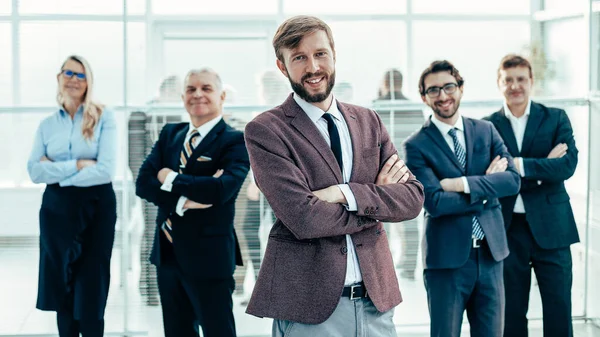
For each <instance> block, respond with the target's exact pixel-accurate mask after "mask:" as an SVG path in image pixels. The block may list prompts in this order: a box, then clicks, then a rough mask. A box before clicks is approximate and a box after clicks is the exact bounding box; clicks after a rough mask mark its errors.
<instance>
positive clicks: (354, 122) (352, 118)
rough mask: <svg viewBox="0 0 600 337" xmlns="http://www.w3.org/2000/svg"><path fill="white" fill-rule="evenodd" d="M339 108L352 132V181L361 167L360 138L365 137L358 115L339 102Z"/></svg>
mask: <svg viewBox="0 0 600 337" xmlns="http://www.w3.org/2000/svg"><path fill="white" fill-rule="evenodd" d="M338 110H340V113H341V114H342V116H343V117H344V120H346V124H347V125H348V131H349V132H350V140H351V141H352V172H351V173H350V181H352V178H353V177H354V172H356V170H357V169H358V168H359V163H360V158H362V146H360V144H361V141H360V140H361V139H363V138H362V133H361V130H360V125H359V124H358V119H357V118H356V115H355V114H354V113H353V112H351V111H348V110H347V109H346V107H344V106H343V105H342V104H341V103H339V104H338ZM385 159H386V158H382V159H381V160H385Z"/></svg>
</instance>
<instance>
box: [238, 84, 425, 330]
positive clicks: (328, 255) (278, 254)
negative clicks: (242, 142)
mask: <svg viewBox="0 0 600 337" xmlns="http://www.w3.org/2000/svg"><path fill="white" fill-rule="evenodd" d="M338 108H339V110H340V112H341V113H342V115H343V116H344V119H345V120H346V123H347V124H348V129H349V131H350V136H351V139H352V151H353V158H354V159H353V163H352V174H351V177H350V182H349V183H348V185H349V186H350V189H351V190H352V192H353V194H354V196H355V198H356V202H357V205H358V211H357V212H350V211H348V210H347V209H346V208H345V207H344V206H343V205H341V204H334V203H328V202H325V201H322V200H319V199H318V198H317V197H315V195H314V194H313V193H312V191H316V190H320V189H323V188H326V187H329V186H332V185H336V184H341V183H343V180H342V172H341V170H340V167H339V166H338V164H337V162H336V159H335V157H334V155H333V152H332V151H331V148H330V147H329V145H328V144H327V142H326V140H325V139H324V138H323V136H322V135H321V133H320V132H319V130H318V129H317V127H316V126H315V124H314V123H313V122H312V121H311V120H310V118H309V117H308V115H307V114H306V113H305V112H304V111H303V110H302V109H301V108H300V107H299V106H298V104H297V103H296V102H295V101H294V99H293V97H292V96H291V95H290V96H289V97H288V99H287V100H286V101H285V102H284V103H283V104H282V105H280V106H278V107H275V108H274V109H272V110H269V111H267V112H264V113H262V114H260V115H259V116H258V117H256V118H255V119H254V120H253V121H251V122H250V123H248V125H247V126H246V132H245V137H246V143H247V147H248V152H249V154H250V163H251V165H252V170H253V172H254V176H255V177H256V183H257V185H258V187H259V188H260V190H261V191H262V192H263V193H264V195H265V196H266V198H267V200H268V202H269V204H270V205H271V207H272V208H273V211H274V213H275V216H276V217H277V220H276V222H275V224H274V225H273V228H272V230H271V233H270V234H269V241H268V244H267V249H266V252H265V257H264V260H263V264H262V266H261V268H260V273H259V275H258V280H257V282H256V285H255V287H254V292H253V293H252V298H251V299H250V303H249V304H248V310H247V312H248V313H249V314H252V315H255V316H260V317H272V318H276V319H282V320H291V321H294V322H301V323H308V324H317V323H322V322H324V321H325V320H326V319H327V318H329V316H331V314H332V313H333V311H334V309H335V308H336V306H337V304H338V302H339V301H340V296H341V294H342V290H343V287H344V279H345V275H346V259H347V255H346V254H347V247H346V240H345V235H346V234H351V235H352V240H353V243H354V245H355V247H356V253H357V256H358V261H359V262H360V270H361V273H362V277H363V281H364V283H365V286H366V288H367V291H368V292H369V296H370V298H371V299H372V301H373V303H374V304H375V306H376V307H377V309H378V310H379V311H381V312H384V311H387V310H389V309H391V308H393V307H394V306H396V305H398V304H399V303H400V302H401V301H402V297H401V296H400V291H399V288H398V280H397V278H396V272H395V269H394V264H393V262H392V255H391V253H390V249H389V246H388V240H387V236H386V234H385V230H384V229H383V224H382V222H383V221H390V222H400V221H405V220H409V219H413V218H415V217H416V216H417V215H418V214H419V212H420V211H421V207H422V205H423V186H422V185H421V184H420V183H419V182H418V181H417V180H416V179H415V177H414V176H413V175H412V174H411V176H410V178H409V180H408V181H407V182H406V183H404V184H391V185H385V186H378V185H375V180H376V178H377V175H378V173H379V171H380V169H381V167H382V166H383V164H384V163H385V161H386V160H387V159H388V158H389V157H391V156H392V155H393V154H394V153H396V152H397V151H396V149H395V147H394V145H393V143H392V141H391V140H390V137H389V135H388V133H387V131H386V130H385V128H384V126H383V124H382V123H381V120H380V119H379V117H378V116H377V114H376V113H375V112H374V111H372V110H368V109H365V108H362V107H358V106H354V105H350V104H345V103H339V104H338Z"/></svg>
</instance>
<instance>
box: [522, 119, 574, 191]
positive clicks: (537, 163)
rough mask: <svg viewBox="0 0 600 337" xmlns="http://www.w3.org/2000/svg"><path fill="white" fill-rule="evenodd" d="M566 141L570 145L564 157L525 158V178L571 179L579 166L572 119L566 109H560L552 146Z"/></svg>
mask: <svg viewBox="0 0 600 337" xmlns="http://www.w3.org/2000/svg"><path fill="white" fill-rule="evenodd" d="M560 143H564V144H567V146H568V147H569V148H568V150H567V154H566V155H564V156H563V157H562V158H552V159H549V158H523V167H524V169H525V179H530V180H534V181H537V180H541V181H550V182H561V181H565V180H567V179H569V178H570V177H571V176H572V175H573V174H574V173H575V168H577V155H578V153H579V151H578V150H577V147H576V146H575V137H574V136H573V129H572V128H571V121H570V120H569V117H568V116H567V113H566V112H565V111H564V110H560V117H559V122H558V130H557V136H556V139H555V141H554V143H553V144H552V147H554V146H556V145H558V144H560Z"/></svg>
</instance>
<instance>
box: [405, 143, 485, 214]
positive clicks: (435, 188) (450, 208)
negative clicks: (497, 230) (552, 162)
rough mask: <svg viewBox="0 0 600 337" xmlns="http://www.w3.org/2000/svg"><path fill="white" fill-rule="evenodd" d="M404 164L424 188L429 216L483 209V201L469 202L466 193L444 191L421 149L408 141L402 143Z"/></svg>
mask: <svg viewBox="0 0 600 337" xmlns="http://www.w3.org/2000/svg"><path fill="white" fill-rule="evenodd" d="M404 149H405V152H406V166H408V168H409V169H410V170H411V171H412V172H413V173H414V174H415V176H416V177H417V179H418V180H419V181H420V182H421V183H422V184H423V187H424V188H425V205H424V207H425V211H427V214H429V216H431V217H434V218H435V217H440V216H445V215H455V214H466V213H477V212H480V211H482V210H483V202H476V203H472V202H470V198H469V196H468V195H466V194H464V193H457V192H446V191H444V190H443V189H442V186H441V185H440V180H439V179H438V177H437V176H436V175H435V173H434V172H433V170H432V169H431V167H429V165H428V164H427V162H426V160H425V158H424V157H423V155H422V154H421V151H419V149H418V148H417V147H416V146H415V145H414V144H412V143H411V142H410V141H408V142H405V143H404Z"/></svg>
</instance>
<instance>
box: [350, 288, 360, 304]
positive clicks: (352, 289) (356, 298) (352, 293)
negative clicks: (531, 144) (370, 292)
mask: <svg viewBox="0 0 600 337" xmlns="http://www.w3.org/2000/svg"><path fill="white" fill-rule="evenodd" d="M359 287H360V284H355V285H351V286H350V301H356V300H358V299H361V298H362V296H357V297H354V293H355V292H354V289H356V288H359Z"/></svg>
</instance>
